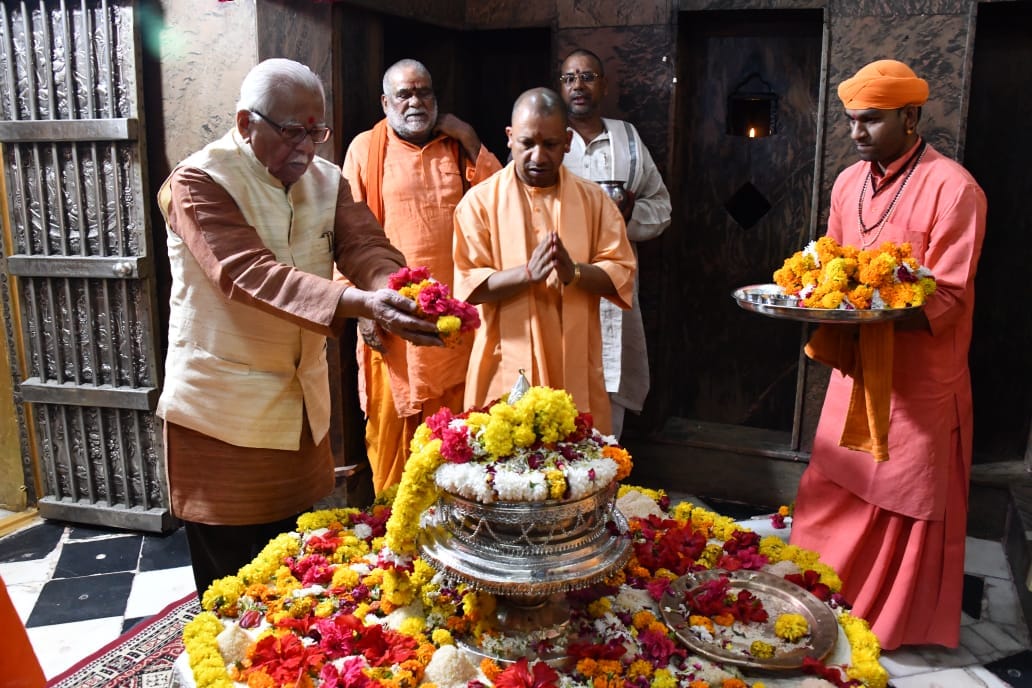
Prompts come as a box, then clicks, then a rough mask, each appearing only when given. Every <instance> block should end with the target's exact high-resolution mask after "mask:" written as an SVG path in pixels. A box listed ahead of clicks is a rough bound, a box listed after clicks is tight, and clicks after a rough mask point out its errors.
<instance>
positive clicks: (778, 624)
mask: <svg viewBox="0 0 1032 688" xmlns="http://www.w3.org/2000/svg"><path fill="white" fill-rule="evenodd" d="M809 634H810V624H809V623H807V621H806V618H805V617H804V616H803V615H802V614H782V615H781V616H779V617H778V619H777V621H775V622H774V635H776V636H777V637H779V638H784V639H785V640H787V641H788V642H790V643H794V642H797V641H798V640H799V639H800V638H802V637H804V636H807V635H809Z"/></svg>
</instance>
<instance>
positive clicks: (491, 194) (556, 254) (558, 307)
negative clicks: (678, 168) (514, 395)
mask: <svg viewBox="0 0 1032 688" xmlns="http://www.w3.org/2000/svg"><path fill="white" fill-rule="evenodd" d="M567 123H568V122H567V117H566V107H565V105H564V103H563V102H562V100H561V99H560V98H559V96H558V94H556V93H555V92H554V91H551V90H549V89H544V88H540V89H533V90H531V91H527V92H526V93H524V94H523V95H521V96H520V97H519V98H518V99H517V101H516V104H515V106H514V108H513V114H512V125H511V126H510V127H507V128H506V133H507V134H508V137H509V148H510V149H511V150H512V156H513V160H512V162H511V163H509V165H507V166H506V167H505V168H504V169H503V170H502V171H501V172H499V173H498V174H496V175H494V176H493V177H491V178H490V179H488V180H487V181H485V182H482V183H481V184H479V185H478V186H476V187H474V188H473V189H472V190H470V192H469V193H468V194H466V197H465V198H464V199H463V200H462V201H461V202H460V203H459V206H458V208H456V211H455V249H454V252H455V256H454V257H455V295H456V296H457V297H458V298H462V299H466V300H467V301H469V302H471V303H477V304H480V311H481V319H482V321H483V322H482V325H481V327H480V329H478V330H477V332H476V336H475V339H474V343H473V353H472V356H471V359H470V367H469V372H468V373H467V375H466V405H467V406H483V405H485V404H487V403H488V402H490V401H492V400H494V399H497V398H500V397H502V396H504V395H505V394H507V393H508V391H509V389H510V388H511V387H512V385H513V384H514V383H515V382H516V381H517V379H518V377H519V374H520V372H521V371H523V373H524V374H525V375H526V377H527V379H528V381H529V382H530V384H532V385H545V386H548V387H553V388H558V389H565V390H566V391H568V392H569V393H570V394H571V396H572V397H573V401H574V403H575V404H576V405H577V408H578V409H579V410H580V411H582V412H590V413H591V415H592V416H593V418H594V421H595V426H596V427H598V428H599V429H600V430H601V431H602V432H606V433H608V432H610V431H611V421H610V407H609V396H608V394H607V393H606V386H605V378H604V375H603V371H602V335H601V325H600V323H599V312H598V311H599V302H600V300H601V298H603V297H604V298H607V299H609V300H610V301H612V302H614V303H616V304H617V305H619V306H620V307H621V308H625V309H626V308H629V307H630V305H631V298H632V294H633V289H634V275H635V270H636V267H637V266H636V261H635V258H634V252H633V250H632V249H631V246H630V243H629V242H628V240H627V232H626V230H625V228H624V222H623V218H622V217H621V216H620V212H619V210H617V208H616V205H615V204H613V203H612V202H611V201H610V200H609V198H608V197H607V196H606V195H605V192H603V191H602V189H601V188H600V187H599V186H598V185H597V184H595V183H593V182H589V181H586V180H583V179H581V178H579V177H578V176H576V175H575V174H573V173H571V172H569V171H567V170H566V169H565V168H564V167H563V165H562V161H563V155H564V154H565V153H566V151H567V150H568V149H569V145H570V135H571V134H570V131H569V130H568V129H567Z"/></svg>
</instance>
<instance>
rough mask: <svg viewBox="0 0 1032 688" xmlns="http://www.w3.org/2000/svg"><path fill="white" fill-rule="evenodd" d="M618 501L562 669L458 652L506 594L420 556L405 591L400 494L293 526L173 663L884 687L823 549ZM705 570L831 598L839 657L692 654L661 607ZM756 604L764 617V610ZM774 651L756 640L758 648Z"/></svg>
mask: <svg viewBox="0 0 1032 688" xmlns="http://www.w3.org/2000/svg"><path fill="white" fill-rule="evenodd" d="M619 493H620V496H619V499H618V504H619V507H620V510H621V511H622V512H623V513H624V514H625V515H626V517H627V520H628V522H629V528H628V537H629V539H630V543H631V548H632V554H631V557H630V559H629V560H628V561H627V562H626V564H625V565H624V566H622V567H621V568H619V569H618V570H616V571H614V572H613V573H612V574H611V575H610V576H609V577H608V578H607V579H606V580H604V581H602V582H600V583H598V584H597V585H594V586H591V587H589V588H584V589H581V590H578V591H574V592H571V593H569V594H568V595H567V601H568V608H569V612H568V616H567V617H566V619H565V625H564V626H563V628H562V632H563V637H564V638H566V639H567V647H566V655H567V656H568V661H567V662H565V663H563V664H562V665H560V666H554V667H553V666H549V665H548V664H546V663H545V662H542V661H537V660H534V659H525V658H524V659H520V660H518V661H515V662H512V663H499V662H496V661H493V660H491V659H485V658H482V657H480V658H478V657H476V656H472V655H470V654H468V653H467V652H465V651H463V650H460V649H459V644H458V643H457V642H456V641H457V638H459V637H462V636H479V637H481V638H482V642H481V644H482V645H487V644H489V643H490V642H491V640H492V638H498V635H497V630H496V629H495V628H493V627H492V626H491V625H490V624H489V623H487V620H488V619H489V618H490V617H491V616H492V615H493V613H494V609H495V605H496V603H497V600H496V598H495V597H494V596H492V595H490V594H487V593H484V592H482V591H477V590H474V589H473V588H472V587H471V586H469V585H466V584H464V583H462V582H456V581H454V580H452V579H449V578H448V577H447V576H444V575H442V574H440V573H437V572H435V571H434V570H433V568H431V567H430V566H429V565H427V563H426V562H424V561H423V560H422V559H416V560H414V561H413V562H411V566H410V567H409V574H408V575H407V577H406V578H405V584H404V585H398V584H396V583H397V581H392V578H391V572H392V571H393V570H394V564H393V563H392V562H389V561H387V560H385V558H384V557H383V556H382V554H381V552H382V548H383V545H384V539H385V524H386V522H387V520H388V518H389V515H390V514H391V509H392V505H391V504H390V502H389V497H390V495H389V494H388V495H386V496H385V498H384V499H383V500H381V501H379V502H378V503H377V504H376V505H374V506H373V507H372V508H370V509H369V510H358V509H335V510H329V511H320V512H314V513H310V514H305V515H303V516H301V517H300V518H299V519H298V528H297V531H296V532H291V533H285V534H283V535H280V536H278V537H277V538H276V539H274V540H273V541H272V542H270V543H269V545H268V546H267V547H266V548H265V549H264V550H263V551H262V552H261V554H259V555H258V557H257V558H256V559H255V560H254V561H253V562H251V563H250V564H248V565H247V566H245V567H244V568H242V569H241V570H240V572H239V574H238V575H236V576H231V577H228V578H223V579H220V580H218V581H216V582H215V583H214V584H213V585H212V586H211V588H209V590H208V591H207V592H206V593H205V595H204V597H203V600H202V607H203V609H204V611H203V612H202V613H201V614H199V615H198V616H197V617H196V618H195V619H194V620H193V621H191V622H190V623H189V624H188V626H187V628H186V630H185V631H184V644H185V646H186V650H187V654H186V655H184V656H183V657H182V658H180V661H179V662H177V667H178V668H179V669H180V673H182V674H184V675H185V676H187V677H188V678H192V683H193V685H194V686H195V688H242V687H243V686H251V687H254V688H259V687H261V688H280V687H283V688H287V687H289V688H300V687H302V686H304V687H309V688H344V687H348V688H381V687H384V688H417V687H419V686H423V687H425V688H431V686H432V687H433V688H488V687H494V688H516V687H519V688H530V687H532V686H533V687H536V688H595V687H596V686H605V687H606V688H683V687H690V688H761V687H763V688H788V687H789V686H791V687H793V688H798V687H799V686H803V687H807V688H809V687H814V688H832V687H834V686H838V687H839V688H844V687H846V686H866V687H867V688H884V687H885V686H886V683H887V674H886V672H885V670H884V669H883V668H882V666H881V665H880V664H879V662H878V656H879V648H878V643H877V640H876V638H875V637H874V635H873V634H872V633H871V632H870V630H869V629H868V627H867V624H866V622H864V621H863V620H862V619H858V618H856V617H853V616H851V615H850V614H849V613H848V612H847V611H845V609H844V608H843V607H842V605H841V603H840V601H839V598H838V596H837V594H836V591H837V590H838V589H839V588H840V585H841V583H840V581H839V579H838V577H837V576H836V575H835V573H834V572H833V571H832V570H831V569H830V568H828V567H827V566H825V565H823V564H822V563H821V562H820V561H819V560H818V556H817V554H815V553H813V552H810V551H807V550H802V549H799V548H798V547H793V546H791V545H788V544H786V543H785V542H784V541H783V540H781V539H780V538H778V537H776V536H768V537H764V538H760V537H759V536H757V535H756V534H755V533H751V532H749V531H747V530H745V529H743V528H741V527H739V526H738V525H736V524H735V523H734V522H733V521H732V520H731V519H729V518H726V517H723V516H719V515H717V514H714V513H712V512H709V511H706V510H705V509H701V508H699V507H696V506H693V505H692V504H690V503H688V502H683V503H680V504H678V505H676V506H672V505H671V504H670V502H669V499H668V498H667V497H666V495H664V494H663V493H662V492H657V491H652V490H646V489H642V488H633V487H628V486H622V487H621V488H620V491H619ZM397 507H398V504H397V502H395V503H394V504H393V508H395V509H396V508H397ZM706 570H711V571H715V572H716V571H725V572H742V571H747V570H753V571H760V570H762V571H765V572H767V573H769V574H770V575H774V576H777V577H778V578H779V579H781V580H783V581H784V582H785V584H786V585H795V586H799V587H800V589H806V590H809V591H810V592H812V593H813V594H814V595H816V596H818V597H820V598H821V599H823V600H825V602H823V603H822V604H826V605H827V606H828V607H829V608H830V609H831V610H832V611H833V612H834V614H835V616H836V619H837V622H838V623H837V626H838V628H837V632H838V636H839V637H838V641H837V643H836V646H835V649H834V651H833V652H832V653H831V654H829V655H828V656H827V657H825V659H824V660H822V661H812V662H807V663H806V664H805V665H804V666H803V667H802V668H801V670H800V671H793V672H791V673H787V674H784V675H783V676H775V675H773V674H771V673H769V672H768V673H765V674H764V675H763V676H755V677H749V675H748V673H743V671H746V672H747V671H748V670H747V668H746V669H743V668H742V667H740V666H736V665H730V664H720V663H717V662H714V661H711V660H709V659H706V658H705V657H702V656H699V655H696V654H694V653H692V652H691V651H689V650H687V649H686V648H685V646H684V645H683V644H682V643H681V642H679V638H678V636H677V634H676V633H675V632H674V630H673V629H671V628H669V627H668V626H667V624H666V623H664V620H663V610H662V609H661V604H660V599H661V598H662V597H663V596H664V595H665V594H666V593H667V591H668V589H669V588H670V587H671V585H672V582H674V581H676V580H678V579H681V578H682V577H683V576H685V575H686V574H688V573H689V572H694V571H706ZM721 599H724V598H721ZM735 599H736V603H737V601H738V600H739V599H740V598H739V597H738V596H737V595H736V598H735ZM759 602H760V605H761V606H762V608H763V609H765V610H766V611H767V612H768V614H769V615H770V617H771V618H773V619H774V621H775V626H778V623H777V622H778V620H779V619H780V620H781V624H780V628H775V631H774V636H773V637H767V638H764V639H763V642H765V643H768V644H771V645H775V644H776V643H777V642H779V641H780V642H788V643H793V642H805V638H806V636H805V635H800V634H805V633H806V632H807V631H808V630H811V632H812V629H807V628H806V627H805V624H801V623H800V622H799V619H795V618H793V617H791V616H787V615H784V614H781V613H779V612H778V611H777V609H776V607H775V605H773V604H772V603H771V601H770V600H769V599H762V598H761V599H760V601H759ZM749 608H750V609H751V612H750V613H751V614H753V615H754V616H755V614H756V610H757V607H756V605H752V606H751V607H749ZM695 611H698V612H700V613H701V615H707V616H708V618H711V619H712V618H719V617H720V616H721V615H722V614H723V613H724V608H723V607H720V608H715V607H714V605H702V603H701V602H700V606H699V607H697V608H696V610H695ZM701 623H702V625H705V622H701ZM750 623H751V624H756V623H757V622H756V621H752V622H750ZM797 636H799V637H800V638H801V640H795V641H793V640H791V638H794V637H797ZM523 641H524V644H525V650H526V652H525V654H523V656H524V657H532V656H534V655H535V654H536V653H539V651H540V650H541V645H544V644H548V643H552V642H554V637H549V636H545V635H540V634H527V635H526V637H524V638H523ZM763 650H764V647H763V646H762V645H757V647H756V653H757V654H762V652H763ZM187 664H188V665H189V668H186V665H187ZM189 684H190V682H189V681H187V685H189Z"/></svg>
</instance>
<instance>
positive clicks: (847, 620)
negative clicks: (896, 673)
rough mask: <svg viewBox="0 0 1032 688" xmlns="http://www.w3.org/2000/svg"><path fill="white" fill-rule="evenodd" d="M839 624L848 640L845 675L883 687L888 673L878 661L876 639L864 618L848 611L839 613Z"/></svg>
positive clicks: (878, 650) (876, 687)
mask: <svg viewBox="0 0 1032 688" xmlns="http://www.w3.org/2000/svg"><path fill="white" fill-rule="evenodd" d="M838 621H839V625H840V626H841V627H842V631H843V632H844V633H845V635H846V639H847V640H848V641H849V645H850V649H851V650H852V657H851V662H850V666H849V668H847V669H846V675H847V676H848V677H849V678H851V679H857V680H859V681H862V682H863V684H864V685H865V686H867V687H869V688H885V687H886V685H888V681H889V675H888V672H887V671H885V668H884V667H883V666H882V665H881V664H880V663H879V662H878V657H879V655H880V653H881V650H880V647H879V644H878V639H877V637H875V635H874V634H873V633H871V627H870V625H869V624H868V623H867V621H865V620H864V619H861V618H859V617H856V616H853V615H852V614H849V613H848V612H843V613H842V614H839V617H838Z"/></svg>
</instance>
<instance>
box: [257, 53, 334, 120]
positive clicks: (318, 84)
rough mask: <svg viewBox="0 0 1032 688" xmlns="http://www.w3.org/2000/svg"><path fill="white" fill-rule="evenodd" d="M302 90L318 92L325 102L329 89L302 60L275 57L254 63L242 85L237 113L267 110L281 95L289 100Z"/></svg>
mask: <svg viewBox="0 0 1032 688" xmlns="http://www.w3.org/2000/svg"><path fill="white" fill-rule="evenodd" d="M299 89H303V90H306V91H312V92H317V93H319V95H320V96H322V99H323V102H325V101H326V91H325V90H323V85H322V81H321V80H320V79H319V77H318V75H316V73H315V72H313V71H312V70H311V69H309V68H308V67H307V66H305V65H303V64H301V63H300V62H294V61H293V60H286V59H283V58H279V57H275V58H272V59H269V60H262V61H261V62H259V63H258V64H257V65H255V66H254V67H253V68H252V69H251V71H250V72H248V73H247V76H245V77H244V81H243V83H242V84H240V100H238V101H237V112H240V111H241V110H249V111H253V110H258V111H259V112H268V111H269V110H271V109H272V105H273V104H274V103H275V102H276V101H277V100H278V99H280V98H285V99H289V98H290V95H291V94H292V93H295V92H297V91H298V90H299Z"/></svg>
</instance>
